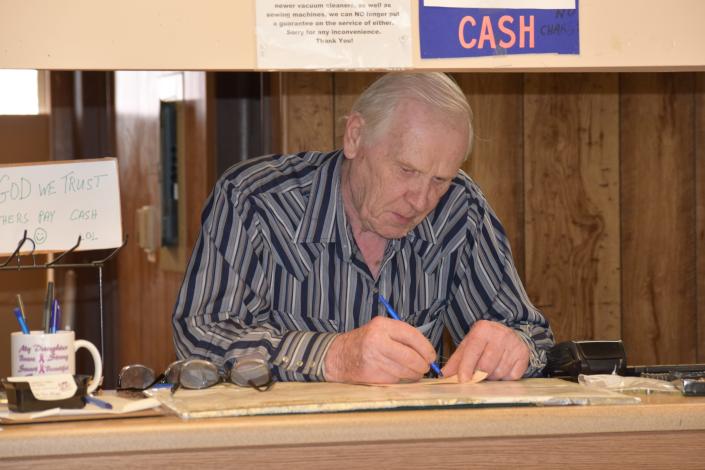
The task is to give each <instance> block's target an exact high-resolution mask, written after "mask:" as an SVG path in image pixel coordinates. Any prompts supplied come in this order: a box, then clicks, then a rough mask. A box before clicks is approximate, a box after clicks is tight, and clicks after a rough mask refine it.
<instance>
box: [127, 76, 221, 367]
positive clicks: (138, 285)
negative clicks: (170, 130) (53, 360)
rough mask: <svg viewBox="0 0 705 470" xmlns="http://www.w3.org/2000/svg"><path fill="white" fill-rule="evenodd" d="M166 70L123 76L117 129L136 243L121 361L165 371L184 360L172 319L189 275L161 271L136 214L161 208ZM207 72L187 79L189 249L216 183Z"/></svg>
mask: <svg viewBox="0 0 705 470" xmlns="http://www.w3.org/2000/svg"><path fill="white" fill-rule="evenodd" d="M161 75H162V74H161V73H159V72H116V74H115V115H116V117H115V128H116V147H117V156H118V164H119V169H120V186H121V193H122V195H123V198H122V202H123V204H122V223H123V230H124V232H125V233H128V234H130V236H131V237H132V239H131V242H130V243H128V244H127V246H125V248H123V250H122V252H121V253H120V255H119V256H118V257H117V258H116V263H117V265H118V278H119V279H120V283H119V297H120V316H119V319H118V331H117V335H118V342H119V348H118V349H119V350H118V363H119V366H123V365H126V364H130V363H142V364H146V365H148V366H150V367H152V368H154V369H155V370H157V371H161V370H164V368H165V367H166V366H167V365H168V364H169V363H170V362H171V361H172V360H174V359H175V358H176V356H175V353H174V346H173V335H172V327H171V314H172V311H173V308H174V304H175V301H176V295H177V292H178V289H179V287H180V286H181V281H182V279H183V273H181V272H174V271H167V270H164V269H161V268H160V266H159V263H158V262H150V261H148V259H147V256H146V254H145V252H144V251H143V250H142V249H141V248H140V247H139V246H138V245H137V240H136V236H135V235H136V226H135V213H136V210H137V209H138V208H140V207H142V206H146V205H153V206H156V207H157V208H158V207H160V204H161V199H160V198H161V195H160V183H159V181H160V152H159V146H160V144H159V104H160V98H159V79H160V76H161ZM207 81H208V77H207V75H206V73H205V72H185V73H183V91H184V108H183V109H184V110H185V116H184V117H185V125H184V128H185V133H186V135H185V138H184V142H185V143H186V144H185V146H186V148H185V151H184V155H185V162H186V174H187V181H186V201H185V204H186V213H187V220H186V223H187V230H186V231H187V240H186V246H187V248H186V250H187V253H188V254H189V255H190V253H191V248H192V247H193V245H194V243H195V241H196V237H197V236H198V230H199V220H200V213H201V208H202V206H203V202H204V201H205V199H206V197H207V195H208V193H209V192H210V190H211V188H212V185H213V183H214V181H213V178H212V176H211V175H212V173H213V171H212V165H213V164H214V158H213V155H212V152H213V149H212V135H211V133H212V128H213V122H212V116H211V113H212V112H213V109H214V107H213V106H212V105H211V104H210V103H209V99H210V95H209V93H211V88H212V87H210V86H209V85H208V83H207Z"/></svg>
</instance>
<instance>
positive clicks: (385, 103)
mask: <svg viewBox="0 0 705 470" xmlns="http://www.w3.org/2000/svg"><path fill="white" fill-rule="evenodd" d="M472 137H473V131H472V112H471V110H470V106H469V105H468V103H467V101H466V99H465V96H464V95H463V93H462V91H461V90H460V89H459V88H458V86H457V85H456V84H455V83H454V82H453V81H452V80H451V79H450V78H448V77H447V76H446V75H444V74H441V73H393V74H387V75H385V76H384V77H382V78H381V79H379V80H378V81H376V82H375V83H374V84H372V85H371V86H370V87H369V88H368V89H367V90H366V91H365V92H364V93H363V94H362V95H361V96H360V97H359V99H358V100H357V102H356V103H355V105H354V106H353V109H352V111H351V112H350V114H349V116H348V117H347V123H346V127H345V135H344V141H343V149H342V150H338V151H335V152H331V153H327V154H326V153H320V152H302V153H298V154H292V155H275V156H267V157H261V158H257V159H253V160H248V161H246V162H243V163H242V164H238V165H235V166H233V167H232V168H230V169H229V170H228V171H227V172H226V173H225V174H224V175H223V176H222V177H221V179H220V180H219V181H218V183H217V184H216V187H215V189H214V190H213V193H212V195H211V196H210V198H209V200H208V202H207V204H206V206H205V209H204V210H203V217H202V221H203V223H202V229H201V234H200V237H199V239H198V242H197V243H196V247H195V248H194V252H193V255H192V257H191V261H190V263H189V267H188V270H187V272H186V276H185V279H184V282H183V285H182V287H181V291H180V293H179V297H178V301H177V304H176V307H175V310H174V318H173V324H174V340H175V345H176V350H177V353H178V355H179V356H180V357H193V356H195V357H201V358H205V359H209V360H211V361H213V362H215V363H216V364H218V365H219V366H222V367H224V368H227V367H231V366H233V364H236V363H237V362H238V361H241V360H244V359H245V358H251V357H260V358H263V359H265V360H266V361H267V362H268V363H269V364H270V366H271V368H272V372H273V374H274V376H275V377H276V378H277V379H278V380H328V381H336V382H351V383H395V382H398V381H401V380H418V379H419V378H421V377H422V376H423V375H424V374H426V373H427V372H428V371H429V364H430V363H432V362H433V361H435V360H436V359H437V352H438V351H439V350H440V345H441V337H442V331H443V327H444V326H446V327H447V328H448V329H449V331H450V333H451V335H452V337H453V340H454V342H455V343H456V344H458V348H457V349H456V351H455V352H454V354H453V355H452V356H451V357H450V359H449V360H448V362H447V363H446V365H445V367H444V368H443V373H444V375H446V376H449V375H455V374H457V376H458V379H459V380H460V381H466V380H469V379H470V378H471V377H472V376H473V373H474V372H475V371H484V372H486V373H487V374H488V377H489V379H492V380H513V379H518V378H521V377H522V376H531V375H536V374H538V373H539V372H540V370H541V369H542V367H543V366H544V364H545V358H546V351H547V349H548V348H550V347H551V346H552V345H553V337H552V334H551V331H550V328H549V326H548V323H547V321H546V319H545V318H544V317H543V316H542V315H541V313H540V312H539V311H538V310H537V309H536V308H535V307H534V306H533V305H532V304H531V302H530V301H529V299H528V297H527V295H526V293H525V290H524V288H523V286H522V284H521V281H520V280H519V277H518V275H517V272H516V269H515V267H514V263H513V260H512V256H511V251H510V248H509V243H508V241H507V237H506V235H505V233H504V230H503V228H502V226H501V224H500V222H499V220H498V219H497V217H496V216H495V214H494V212H493V211H492V209H491V208H490V206H489V204H488V203H487V201H486V200H485V198H484V196H483V194H482V193H481V191H480V190H479V189H478V187H477V185H476V184H475V183H474V182H473V181H472V180H471V179H470V178H469V177H468V176H467V175H466V174H465V173H463V172H462V171H460V166H461V164H462V163H463V161H464V160H465V158H466V157H467V155H468V153H469V151H470V147H471V144H472ZM380 295H382V296H383V297H385V298H386V299H388V301H389V303H391V304H392V305H393V307H394V309H395V310H396V311H397V312H399V315H400V317H401V320H402V321H398V320H394V319H391V318H389V317H388V316H387V314H386V312H385V309H384V307H383V305H382V304H381V303H380V300H379V296H380Z"/></svg>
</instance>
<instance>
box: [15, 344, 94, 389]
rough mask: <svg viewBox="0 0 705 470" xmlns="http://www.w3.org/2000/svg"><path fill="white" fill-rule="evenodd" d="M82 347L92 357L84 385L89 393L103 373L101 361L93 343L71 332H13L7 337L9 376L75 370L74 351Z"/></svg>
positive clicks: (66, 372)
mask: <svg viewBox="0 0 705 470" xmlns="http://www.w3.org/2000/svg"><path fill="white" fill-rule="evenodd" d="M79 348H86V349H87V350H88V352H90V353H91V356H92V357H93V366H94V372H93V380H91V383H90V384H89V385H88V393H92V392H94V391H95V389H96V388H98V385H100V378H101V376H102V375H103V361H101V359H100V353H99V352H98V349H97V348H96V347H95V346H94V345H93V343H91V342H89V341H86V340H84V339H75V334H74V332H73V331H64V330H62V331H57V332H56V333H44V332H43V331H32V332H31V333H30V334H28V335H26V334H24V333H22V332H19V331H16V332H14V333H12V335H11V339H10V352H11V357H12V375H13V376H15V377H20V376H29V375H50V374H71V375H74V374H75V373H76V351H77V350H78V349H79Z"/></svg>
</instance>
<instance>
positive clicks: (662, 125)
mask: <svg viewBox="0 0 705 470" xmlns="http://www.w3.org/2000/svg"><path fill="white" fill-rule="evenodd" d="M693 79H694V75H693V74H650V73H649V74H623V75H622V76H621V115H620V121H621V129H622V132H621V137H622V140H621V158H622V201H621V203H622V244H623V252H622V263H623V270H624V271H623V276H622V292H623V299H624V303H623V312H622V318H623V320H622V325H623V337H624V340H625V343H626V347H627V356H628V358H629V361H630V362H631V363H655V362H662V363H676V362H692V361H694V360H695V349H696V347H695V346H696V336H697V334H696V328H695V321H696V316H695V310H696V305H695V302H696V294H695V256H694V247H695V219H694V217H695V210H694V207H693V205H694V201H695V192H694V191H695V175H694V172H693V169H694V165H693V162H694V160H693V158H694V148H693V146H694V135H693V124H694V122H693V111H694V106H693V85H694V82H693Z"/></svg>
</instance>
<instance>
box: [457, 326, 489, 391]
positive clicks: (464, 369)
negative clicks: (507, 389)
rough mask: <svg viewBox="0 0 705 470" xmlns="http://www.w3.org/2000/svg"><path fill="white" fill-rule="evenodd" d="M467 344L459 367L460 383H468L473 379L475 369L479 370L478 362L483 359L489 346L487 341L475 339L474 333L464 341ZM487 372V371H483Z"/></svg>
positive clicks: (480, 338)
mask: <svg viewBox="0 0 705 470" xmlns="http://www.w3.org/2000/svg"><path fill="white" fill-rule="evenodd" d="M463 342H465V343H467V344H466V345H465V349H464V352H463V357H462V358H461V360H460V364H459V365H458V381H459V382H467V381H468V380H470V379H471V378H472V375H473V374H474V373H475V369H477V368H478V362H479V361H480V358H482V356H483V354H484V351H485V347H486V346H487V341H486V340H485V339H484V338H482V337H473V334H472V331H471V332H470V334H469V335H468V336H467V337H466V338H465V339H464V340H463ZM480 369H481V370H484V371H485V372H487V371H486V370H485V369H482V368H481V367H480Z"/></svg>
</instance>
